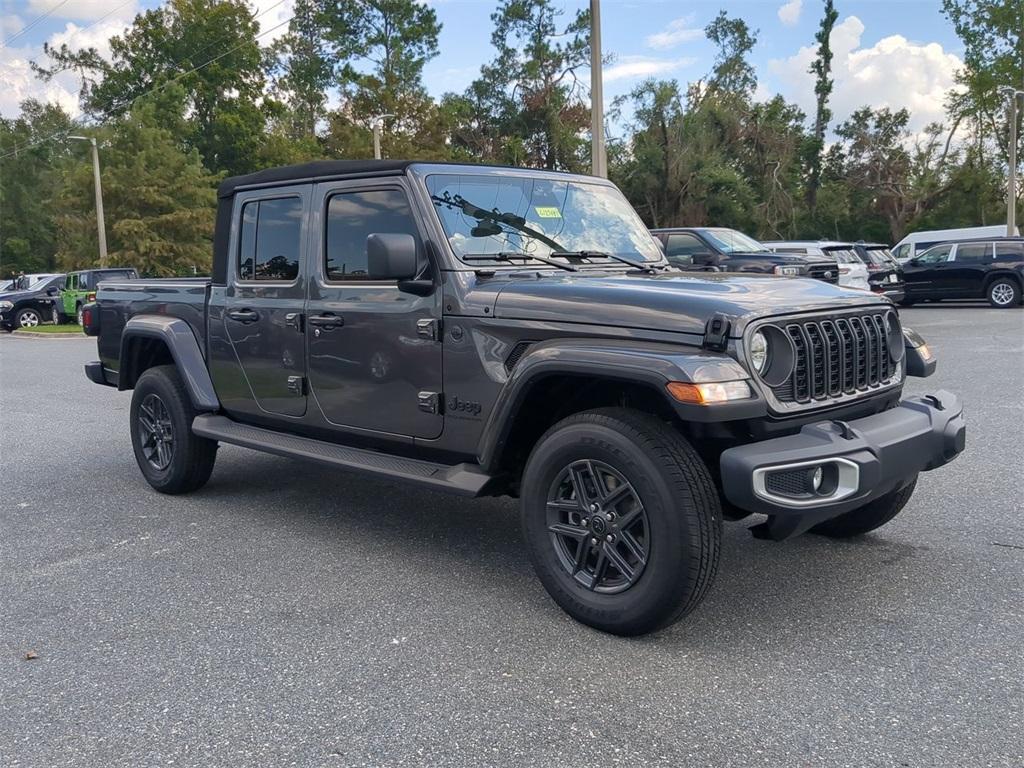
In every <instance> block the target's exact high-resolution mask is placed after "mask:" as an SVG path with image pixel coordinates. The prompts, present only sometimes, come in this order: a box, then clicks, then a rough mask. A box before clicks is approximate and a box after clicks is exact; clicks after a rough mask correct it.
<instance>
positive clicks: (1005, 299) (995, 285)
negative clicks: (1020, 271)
mask: <svg viewBox="0 0 1024 768" xmlns="http://www.w3.org/2000/svg"><path fill="white" fill-rule="evenodd" d="M985 295H986V297H987V298H988V303H989V304H991V305H992V306H993V307H995V308H996V309H1008V308H1010V307H1016V306H1017V305H1018V304H1020V286H1019V285H1017V283H1016V282H1015V281H1014V280H1011V279H1010V278H1008V277H997V278H996V279H995V280H993V281H992V284H991V285H990V286H989V287H988V290H987V291H986V292H985Z"/></svg>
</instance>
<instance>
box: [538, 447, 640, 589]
mask: <svg viewBox="0 0 1024 768" xmlns="http://www.w3.org/2000/svg"><path fill="white" fill-rule="evenodd" d="M547 518H548V531H549V532H550V534H551V542H552V544H553V546H554V548H555V551H556V552H557V554H558V558H559V561H560V562H561V564H562V568H563V569H565V571H566V573H568V574H569V575H570V576H572V577H573V578H574V579H575V580H576V581H578V582H579V583H580V584H581V585H583V586H584V587H586V588H587V589H589V590H591V591H593V592H600V593H604V594H616V593H618V592H623V591H625V590H627V589H629V588H630V587H631V586H633V585H634V584H635V583H636V582H637V580H638V579H639V578H640V576H641V575H642V574H643V571H644V567H645V566H646V565H647V558H648V554H649V546H650V537H651V527H650V523H649V522H648V519H647V511H646V510H645V509H644V505H643V503H642V502H641V500H640V497H639V496H638V495H637V493H636V491H635V490H634V489H633V486H632V485H630V483H629V482H628V481H627V480H626V479H625V478H624V477H623V476H622V475H621V474H620V473H619V472H618V471H617V470H615V469H614V468H612V467H611V466H609V465H608V464H605V463H603V462H600V461H595V460H591V459H583V460H580V461H574V462H573V463H571V464H569V465H568V466H566V467H564V468H563V469H562V471H561V472H559V473H558V475H557V476H556V478H555V480H554V482H552V484H551V488H550V490H549V492H548V502H547Z"/></svg>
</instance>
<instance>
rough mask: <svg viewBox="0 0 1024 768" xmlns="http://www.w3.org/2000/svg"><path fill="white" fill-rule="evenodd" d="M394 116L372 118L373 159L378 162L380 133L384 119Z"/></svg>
mask: <svg viewBox="0 0 1024 768" xmlns="http://www.w3.org/2000/svg"><path fill="white" fill-rule="evenodd" d="M387 117H394V115H377V116H376V117H375V118H373V159H374V160H380V131H381V128H383V127H384V119H385V118H387Z"/></svg>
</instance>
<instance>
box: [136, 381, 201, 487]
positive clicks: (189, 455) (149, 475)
mask: <svg viewBox="0 0 1024 768" xmlns="http://www.w3.org/2000/svg"><path fill="white" fill-rule="evenodd" d="M130 414H131V436H132V448H133V449H134V451H135V461H136V462H137V463H138V465H139V469H140V470H141V471H142V476H143V477H145V478H146V482H148V483H149V484H150V485H151V486H153V488H155V489H156V490H158V491H160V493H168V494H177V493H188V492H189V491H194V490H197V489H199V488H202V487H203V486H204V485H205V484H206V481H207V480H209V479H210V474H211V473H212V472H213V465H214V462H215V461H216V458H217V441H216V440H208V439H206V438H204V437H198V436H197V435H195V434H193V432H192V420H193V419H194V418H195V416H196V411H195V409H194V408H193V407H192V401H191V399H190V398H189V395H188V392H187V391H186V389H185V385H184V383H183V382H182V380H181V376H180V374H179V373H178V370H177V368H175V367H174V366H173V365H158V366H156V367H154V368H149V369H148V370H146V371H145V372H144V373H143V374H142V375H141V376H140V377H139V380H138V381H137V382H136V383H135V391H134V392H133V393H132V405H131V411H130Z"/></svg>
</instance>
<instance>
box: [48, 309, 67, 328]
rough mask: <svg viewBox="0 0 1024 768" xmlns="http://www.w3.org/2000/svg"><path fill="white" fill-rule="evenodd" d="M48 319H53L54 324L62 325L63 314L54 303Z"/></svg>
mask: <svg viewBox="0 0 1024 768" xmlns="http://www.w3.org/2000/svg"><path fill="white" fill-rule="evenodd" d="M50 319H51V320H53V324H54V325H64V315H63V314H62V313H61V311H60V310H59V309H57V305H56V304H54V305H53V310H52V311H51V313H50Z"/></svg>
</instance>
